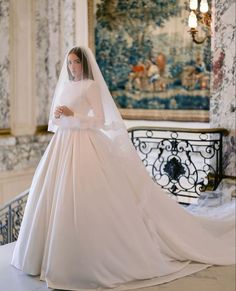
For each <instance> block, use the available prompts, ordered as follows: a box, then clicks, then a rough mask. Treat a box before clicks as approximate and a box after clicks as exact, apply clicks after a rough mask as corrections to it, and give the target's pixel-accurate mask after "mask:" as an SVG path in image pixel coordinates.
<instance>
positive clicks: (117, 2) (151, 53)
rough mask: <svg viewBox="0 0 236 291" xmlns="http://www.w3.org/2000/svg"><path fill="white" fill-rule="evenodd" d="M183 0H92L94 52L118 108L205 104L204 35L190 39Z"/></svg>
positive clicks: (207, 70) (206, 55)
mask: <svg viewBox="0 0 236 291" xmlns="http://www.w3.org/2000/svg"><path fill="white" fill-rule="evenodd" d="M186 20H187V11H186V5H185V2H184V1H183V0H179V1H162V0H130V1H125V0H101V1H97V10H96V27H95V48H96V58H97V60H98V63H99V66H100V68H101V70H102V72H103V75H104V78H105V80H106V82H107V84H108V86H109V89H110V90H111V92H112V95H113V97H114V99H115V101H116V103H117V105H118V107H120V108H134V109H135V108H136V109H137V108H142V109H176V110H178V109H190V110H192V109H194V110H208V109H209V94H210V89H209V84H210V59H211V55H210V41H206V42H205V43H204V44H202V45H200V46H199V45H196V44H194V43H193V42H192V40H191V38H190V36H189V34H188V32H187V30H188V27H187V24H186Z"/></svg>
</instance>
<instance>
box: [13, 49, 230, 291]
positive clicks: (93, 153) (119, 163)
mask: <svg viewBox="0 0 236 291" xmlns="http://www.w3.org/2000/svg"><path fill="white" fill-rule="evenodd" d="M48 129H49V131H52V132H55V134H54V136H53V137H52V140H51V142H50V144H49V145H48V147H47V149H46V151H45V153H44V155H43V157H42V159H41V161H40V163H39V165H38V167H37V169H36V172H35V175H34V178H33V181H32V185H31V188H30V193H29V198H28V202H27V205H26V209H25V214H24V217H23V221H22V225H21V229H20V233H19V237H18V240H17V242H16V245H15V249H14V253H13V257H12V262H11V264H12V265H13V266H15V267H16V268H18V269H20V270H22V271H23V272H25V273H27V274H30V275H39V276H40V279H41V280H44V281H46V283H47V286H48V287H49V288H56V289H66V290H95V289H99V290H103V288H104V289H107V288H114V289H116V290H128V289H134V288H139V287H144V286H150V285H156V284H161V283H164V282H168V281H171V280H174V279H176V278H179V277H183V276H186V275H188V274H191V273H193V272H197V271H199V270H201V269H203V268H206V267H208V266H209V265H213V264H218V265H227V264H233V263H235V246H234V226H235V220H234V218H235V217H234V215H231V216H230V215H228V216H225V217H224V218H222V219H212V218H210V217H208V218H207V217H200V216H197V215H193V214H190V213H189V212H188V211H187V210H185V209H184V208H183V207H181V206H179V205H178V204H177V203H176V202H175V201H173V200H172V199H171V198H169V197H168V196H167V195H166V193H164V192H163V191H162V189H161V188H160V187H159V186H158V185H156V184H155V183H154V182H153V181H152V179H151V177H150V176H149V174H148V172H147V171H146V169H145V167H144V165H143V164H142V161H141V160H140V158H139V157H138V155H137V153H136V151H135V149H134V147H133V145H132V143H131V141H130V140H129V137H128V134H127V131H126V128H125V125H124V122H123V121H122V119H121V117H120V114H119V111H118V110H117V108H116V106H115V104H114V101H113V99H112V97H111V95H110V93H109V90H108V88H107V85H106V83H105V81H104V79H103V77H102V74H101V72H100V69H99V67H98V65H97V63H96V60H95V58H94V56H93V54H92V52H91V50H90V49H89V48H85V47H74V48H72V49H71V50H70V51H69V53H68V54H67V55H66V58H65V61H64V64H63V67H62V70H61V74H60V77H59V80H58V83H57V86H56V89H55V93H54V97H53V102H52V106H51V112H50V117H49V128H48Z"/></svg>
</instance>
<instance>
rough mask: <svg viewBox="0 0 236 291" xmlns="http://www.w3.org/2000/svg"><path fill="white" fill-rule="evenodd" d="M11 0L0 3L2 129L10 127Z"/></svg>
mask: <svg viewBox="0 0 236 291" xmlns="http://www.w3.org/2000/svg"><path fill="white" fill-rule="evenodd" d="M9 58H10V56H9V0H1V1H0V128H9V127H10V120H9V118H10V102H9V97H10V88H9Z"/></svg>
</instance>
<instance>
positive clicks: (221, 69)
mask: <svg viewBox="0 0 236 291" xmlns="http://www.w3.org/2000/svg"><path fill="white" fill-rule="evenodd" d="M213 7H214V10H213V20H214V23H213V37H212V55H213V66H212V78H211V79H212V84H211V89H212V97H211V103H210V105H211V106H210V108H211V109H210V124H211V127H224V128H226V129H228V130H229V132H230V134H229V136H227V137H226V138H224V145H223V169H224V174H225V175H228V176H236V169H235V165H236V120H235V115H236V100H235V98H236V87H235V78H236V75H235V68H236V52H235V39H236V30H235V27H236V23H235V11H236V10H235V9H236V7H235V1H234V0H227V1H220V0H215V1H214V3H213Z"/></svg>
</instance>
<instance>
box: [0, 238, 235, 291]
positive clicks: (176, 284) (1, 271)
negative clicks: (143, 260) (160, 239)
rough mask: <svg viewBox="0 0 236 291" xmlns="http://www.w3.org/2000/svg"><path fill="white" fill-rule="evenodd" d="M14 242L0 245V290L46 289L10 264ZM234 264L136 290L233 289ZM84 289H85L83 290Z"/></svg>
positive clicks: (45, 290)
mask: <svg viewBox="0 0 236 291" xmlns="http://www.w3.org/2000/svg"><path fill="white" fill-rule="evenodd" d="M13 247H14V243H12V244H8V245H5V246H0V291H48V290H50V289H48V288H47V286H46V284H45V283H44V282H42V281H39V279H38V278H37V277H32V276H28V275H25V274H23V273H22V272H20V271H18V270H16V269H15V268H14V267H12V266H11V265H10V260H11V255H12V250H13ZM235 279H236V278H235V266H217V267H210V268H208V269H205V270H203V271H200V272H198V273H195V274H193V275H189V276H187V277H184V278H181V279H178V280H175V281H172V282H170V283H166V284H162V285H158V286H153V287H148V288H142V289H137V290H136V291H235V290H236V289H235V287H236V286H235ZM85 291H86V290H85Z"/></svg>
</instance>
